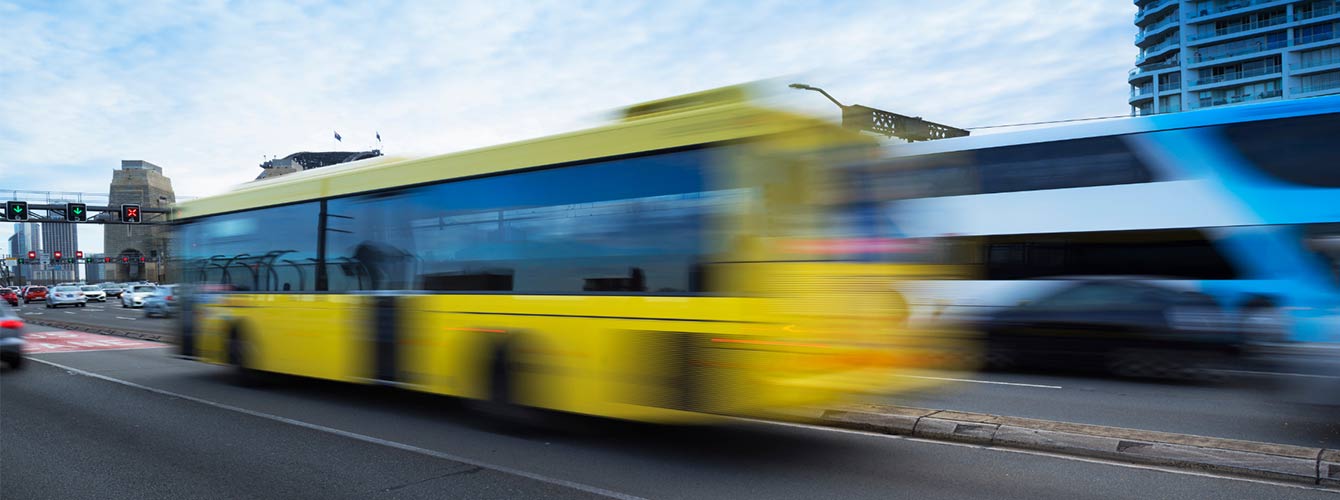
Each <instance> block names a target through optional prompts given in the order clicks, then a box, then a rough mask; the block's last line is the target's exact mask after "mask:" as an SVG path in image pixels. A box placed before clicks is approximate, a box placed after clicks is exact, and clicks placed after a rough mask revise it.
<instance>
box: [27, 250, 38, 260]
mask: <svg viewBox="0 0 1340 500" xmlns="http://www.w3.org/2000/svg"><path fill="white" fill-rule="evenodd" d="M28 260H37V252H32V251H29V252H28Z"/></svg>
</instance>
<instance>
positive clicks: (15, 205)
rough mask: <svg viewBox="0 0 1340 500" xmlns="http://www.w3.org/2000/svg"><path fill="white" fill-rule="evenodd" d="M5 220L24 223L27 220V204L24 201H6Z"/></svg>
mask: <svg viewBox="0 0 1340 500" xmlns="http://www.w3.org/2000/svg"><path fill="white" fill-rule="evenodd" d="M5 220H9V221H25V220H28V202H26V201H6V202H5Z"/></svg>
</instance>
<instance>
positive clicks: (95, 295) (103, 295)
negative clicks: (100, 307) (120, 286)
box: [79, 285, 107, 302]
mask: <svg viewBox="0 0 1340 500" xmlns="http://www.w3.org/2000/svg"><path fill="white" fill-rule="evenodd" d="M79 290H80V291H82V292H84V298H86V299H88V300H96V301H98V302H107V292H105V291H103V290H102V288H100V287H98V285H84V286H81V287H79Z"/></svg>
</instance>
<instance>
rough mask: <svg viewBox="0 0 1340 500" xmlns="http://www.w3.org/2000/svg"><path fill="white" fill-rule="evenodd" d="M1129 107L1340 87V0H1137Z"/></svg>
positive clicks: (1149, 110)
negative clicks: (1136, 48) (1133, 61)
mask: <svg viewBox="0 0 1340 500" xmlns="http://www.w3.org/2000/svg"><path fill="white" fill-rule="evenodd" d="M1135 4H1136V6H1137V7H1139V11H1138V12H1137V13H1136V14H1135V25H1136V26H1137V27H1138V28H1140V32H1139V34H1137V35H1136V37H1135V45H1136V46H1137V47H1139V49H1140V53H1139V55H1138V56H1137V57H1136V59H1135V68H1134V69H1132V70H1131V71H1130V73H1129V74H1128V76H1127V82H1129V83H1130V85H1131V95H1130V100H1129V103H1130V105H1131V113H1132V114H1137V115H1148V114H1155V113H1171V112H1175V111H1186V110H1193V109H1201V108H1208V107H1214V106H1227V105H1232V104H1240V103H1248V102H1258V101H1265V100H1278V99H1296V98H1302V97H1314V96H1319V95H1326V94H1336V93H1340V37H1338V36H1337V34H1340V0H1324V1H1318V0H1135Z"/></svg>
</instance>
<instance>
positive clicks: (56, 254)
mask: <svg viewBox="0 0 1340 500" xmlns="http://www.w3.org/2000/svg"><path fill="white" fill-rule="evenodd" d="M51 256H52V257H55V258H56V260H60V250H56V253H53V254H51Z"/></svg>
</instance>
